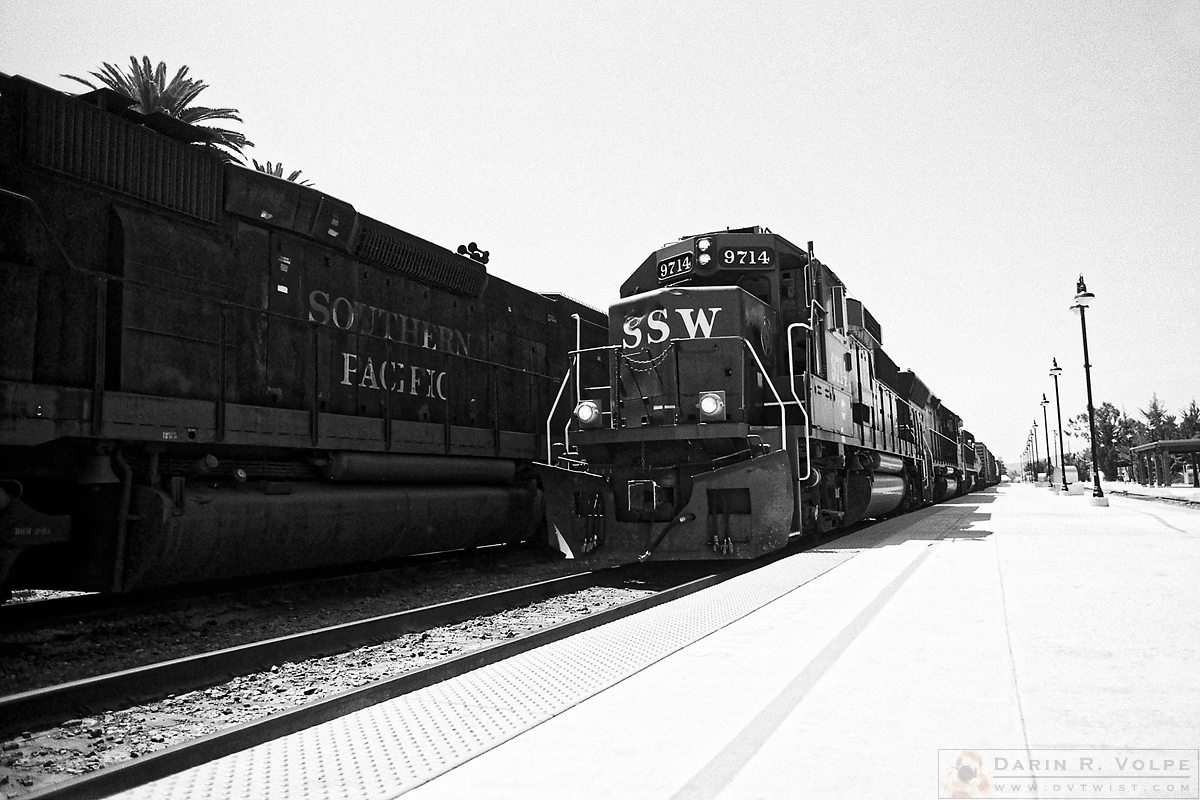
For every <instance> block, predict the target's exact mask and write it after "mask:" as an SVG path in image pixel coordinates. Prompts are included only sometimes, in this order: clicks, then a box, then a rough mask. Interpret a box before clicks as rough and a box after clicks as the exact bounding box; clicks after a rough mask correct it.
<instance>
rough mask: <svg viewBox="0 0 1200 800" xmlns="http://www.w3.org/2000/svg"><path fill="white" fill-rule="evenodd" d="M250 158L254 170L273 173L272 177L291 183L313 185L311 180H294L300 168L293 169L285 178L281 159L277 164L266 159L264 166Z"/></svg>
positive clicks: (298, 175) (298, 174) (297, 176)
mask: <svg viewBox="0 0 1200 800" xmlns="http://www.w3.org/2000/svg"><path fill="white" fill-rule="evenodd" d="M250 160H251V161H252V162H253V163H254V168H255V169H256V170H258V171H259V172H265V173H267V174H268V175H273V176H274V177H276V178H280V179H282V180H287V181H291V182H293V183H299V184H300V185H301V186H312V185H313V182H312V181H297V180H296V179H297V178H299V177H300V173H301V172H302V170H295V171H293V172H292V174H291V175H288V176H287V177H286V178H284V177H283V162H282V161H281V162H279V163H277V164H274V165H273V164H271V162H270V161H268V162H267V165H266V166H265V167H264V166H263V165H262V164H260V163H258V160H257V159H253V158H252V159H250Z"/></svg>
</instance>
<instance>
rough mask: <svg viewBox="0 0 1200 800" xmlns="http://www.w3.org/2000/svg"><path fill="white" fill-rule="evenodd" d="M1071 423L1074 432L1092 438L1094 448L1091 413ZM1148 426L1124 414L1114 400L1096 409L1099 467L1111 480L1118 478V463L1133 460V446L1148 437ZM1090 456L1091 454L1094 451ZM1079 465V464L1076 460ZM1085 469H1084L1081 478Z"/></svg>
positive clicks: (1072, 420)
mask: <svg viewBox="0 0 1200 800" xmlns="http://www.w3.org/2000/svg"><path fill="white" fill-rule="evenodd" d="M1068 422H1069V424H1070V428H1071V431H1072V433H1074V434H1075V435H1076V436H1081V437H1083V438H1084V439H1087V440H1088V447H1089V449H1090V447H1091V436H1090V432H1089V429H1088V416H1087V414H1079V415H1077V416H1075V417H1072V418H1071V419H1070V420H1068ZM1144 428H1145V426H1144V425H1142V424H1141V423H1140V422H1138V421H1137V420H1134V419H1131V418H1130V417H1128V416H1126V415H1125V414H1123V413H1121V410H1120V409H1118V408H1117V407H1116V406H1114V405H1113V404H1112V403H1101V404H1100V407H1099V408H1097V409H1096V460H1097V461H1098V462H1099V463H1098V464H1097V468H1098V469H1099V470H1100V472H1101V473H1103V474H1104V477H1105V478H1106V479H1107V480H1116V478H1117V462H1118V461H1121V462H1127V461H1129V458H1130V453H1129V448H1131V447H1133V446H1134V445H1136V444H1139V443H1140V442H1141V441H1142V440H1143V439H1144V438H1145V436H1144V433H1143V430H1144ZM1087 455H1090V452H1089V453H1088V454H1087ZM1075 466H1076V467H1079V464H1078V463H1076V465H1075ZM1083 472H1084V471H1083V470H1082V469H1081V470H1080V479H1081V480H1082V477H1083Z"/></svg>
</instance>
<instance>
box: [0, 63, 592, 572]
mask: <svg viewBox="0 0 1200 800" xmlns="http://www.w3.org/2000/svg"><path fill="white" fill-rule="evenodd" d="M129 105H130V101H129V100H128V99H127V98H124V97H122V96H121V95H119V94H116V93H114V92H111V91H109V90H107V89H102V90H99V91H96V92H92V93H90V94H87V95H83V96H79V97H72V96H69V95H66V94H63V93H61V92H57V91H54V90H52V89H49V88H47V87H44V86H41V85H39V84H37V83H34V82H31V81H28V80H25V79H22V78H19V77H8V76H3V75H0V339H2V341H3V346H2V347H0V591H4V592H7V591H10V590H11V589H12V588H16V587H29V586H33V587H61V588H68V589H81V590H108V591H128V590H133V589H140V588H146V587H157V586H167V585H172V584H181V583H191V582H197V581H206V580H213V579H222V578H228V577H234V576H243V575H252V574H258V573H268V572H278V571H286V570H294V569H300V568H308V567H317V566H325V565H330V564H350V563H358V562H371V561H376V560H380V559H384V558H388V557H393V556H399V555H404V554H410V553H417V552H429V551H436V550H449V549H457V548H464V547H471V546H477V545H485V544H490V543H499V542H512V541H520V540H524V539H528V538H529V537H531V536H533V535H534V533H535V531H536V530H537V528H538V526H539V524H540V523H541V521H542V520H543V513H542V495H541V492H540V490H539V488H538V483H537V478H536V476H535V474H534V473H533V472H532V470H531V469H530V468H529V467H530V464H531V463H532V461H533V460H534V459H535V458H536V457H538V455H539V454H540V453H543V452H544V450H545V445H546V427H545V424H544V423H545V421H546V419H547V416H548V415H549V414H550V411H551V407H552V405H553V401H554V399H555V396H556V392H557V391H558V389H559V383H560V381H561V377H562V375H563V374H564V373H565V372H566V371H567V369H568V364H569V359H570V356H569V354H570V352H571V351H572V350H576V349H578V348H580V347H581V346H582V347H584V348H587V347H589V346H599V345H603V344H604V342H605V341H606V339H607V337H606V330H607V321H606V319H605V316H604V315H603V314H602V313H600V312H598V311H595V310H593V309H590V308H587V307H586V306H583V305H581V304H579V303H576V302H574V301H571V300H569V299H567V298H565V297H562V296H558V295H538V294H535V293H533V292H529V291H526V290H524V289H521V288H519V287H517V286H513V285H511V284H509V283H505V282H504V281H501V280H498V279H496V278H494V277H492V278H490V279H489V276H488V274H487V271H486V269H485V267H484V265H483V264H482V263H478V262H477V261H476V260H473V259H471V258H468V257H464V256H462V255H457V254H455V253H453V252H451V251H449V250H446V249H444V248H442V247H438V246H436V245H433V244H431V243H429V242H426V241H424V240H422V239H419V238H417V237H415V236H412V235H410V234H408V233H405V232H403V231H400V230H397V229H396V228H393V227H390V226H388V225H386V224H384V223H382V222H379V221H377V220H374V219H371V218H370V217H367V216H365V215H363V214H359V213H357V212H356V211H355V209H354V208H353V207H352V206H351V205H349V204H348V203H346V202H343V201H341V200H338V199H336V198H334V197H331V196H329V195H326V194H323V193H321V192H319V191H317V190H315V189H311V188H307V187H303V186H300V185H297V184H295V183H290V182H288V181H284V180H282V179H279V178H276V177H273V176H270V175H267V174H263V173H260V172H256V171H254V170H248V169H244V168H241V167H238V166H235V165H230V164H226V163H223V162H222V161H221V160H220V159H219V158H217V157H216V156H215V155H214V154H213V153H212V152H211V150H208V149H206V148H204V147H200V146H197V145H195V144H193V143H192V142H195V141H198V140H200V138H201V136H202V134H201V133H200V132H198V131H197V130H196V129H195V128H193V127H191V126H189V125H186V124H184V123H181V122H179V121H177V120H174V119H171V118H168V117H165V116H163V115H159V114H155V115H149V116H144V115H142V114H139V113H137V112H135V111H133V110H131V109H129V108H128V106H129ZM586 366H587V365H586V364H585V367H586ZM604 374H605V373H604V367H603V365H596V366H595V367H594V368H593V369H592V374H590V375H586V380H587V381H588V382H589V383H593V382H600V381H603V380H604ZM570 412H571V409H570V408H565V409H564V410H562V412H561V414H560V415H559V416H560V419H558V420H556V421H555V424H556V426H557V427H561V426H562V425H564V424H565V423H566V421H567V419H568V418H569V416H570Z"/></svg>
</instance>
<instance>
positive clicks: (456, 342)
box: [308, 290, 471, 356]
mask: <svg viewBox="0 0 1200 800" xmlns="http://www.w3.org/2000/svg"><path fill="white" fill-rule="evenodd" d="M308 305H309V307H310V308H311V309H312V310H311V311H309V312H308V321H309V322H316V323H318V324H320V325H329V324H331V323H332V325H333V326H334V327H335V328H337V329H338V330H343V331H351V332H353V333H362V334H366V335H367V336H378V337H381V338H383V339H390V340H391V341H393V342H399V343H400V344H407V345H413V346H415V347H423V348H425V349H426V350H439V351H441V352H443V353H454V354H455V355H460V356H465V355H468V352H467V351H468V350H469V349H470V345H471V334H469V333H463V332H462V331H460V330H458V329H457V328H450V327H447V326H446V325H438V324H437V323H434V322H427V321H426V320H423V319H417V318H416V317H409V316H406V315H404V314H398V313H396V312H395V311H388V310H387V309H385V308H376V307H375V306H369V305H367V304H366V303H360V302H358V301H357V300H350V299H348V298H345V297H335V298H333V301H332V302H330V299H329V292H322V291H320V290H318V291H314V292H312V293H310V294H309V295H308Z"/></svg>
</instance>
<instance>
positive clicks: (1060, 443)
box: [1043, 358, 1069, 492]
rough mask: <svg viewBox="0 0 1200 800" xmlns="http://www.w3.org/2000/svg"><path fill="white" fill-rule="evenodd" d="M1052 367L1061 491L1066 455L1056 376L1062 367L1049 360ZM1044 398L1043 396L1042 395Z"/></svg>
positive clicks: (1065, 476)
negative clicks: (1052, 364)
mask: <svg viewBox="0 0 1200 800" xmlns="http://www.w3.org/2000/svg"><path fill="white" fill-rule="evenodd" d="M1051 360H1052V361H1053V362H1054V366H1052V367H1051V368H1050V377H1051V378H1054V410H1055V411H1056V412H1058V468H1059V469H1060V470H1061V471H1062V490H1063V491H1064V492H1066V491H1069V490H1068V489H1067V454H1066V453H1065V452H1064V451H1063V434H1062V431H1063V427H1062V402H1061V401H1060V399H1059V396H1058V376H1059V375H1062V367H1060V366H1059V365H1058V359H1057V358H1053V359H1051ZM1043 396H1044V395H1043Z"/></svg>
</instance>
